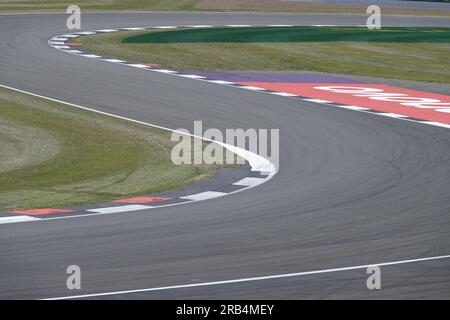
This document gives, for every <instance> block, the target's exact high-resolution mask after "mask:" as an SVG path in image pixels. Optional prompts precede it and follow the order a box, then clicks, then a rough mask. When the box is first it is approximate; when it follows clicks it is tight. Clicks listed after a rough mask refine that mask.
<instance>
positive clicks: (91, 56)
mask: <svg viewBox="0 0 450 320" xmlns="http://www.w3.org/2000/svg"><path fill="white" fill-rule="evenodd" d="M82 56H83V57H86V58H101V56H98V55H96V54H82Z"/></svg>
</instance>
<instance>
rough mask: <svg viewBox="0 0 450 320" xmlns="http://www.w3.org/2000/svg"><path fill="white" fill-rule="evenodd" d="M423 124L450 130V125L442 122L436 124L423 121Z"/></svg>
mask: <svg viewBox="0 0 450 320" xmlns="http://www.w3.org/2000/svg"><path fill="white" fill-rule="evenodd" d="M421 123H426V124H429V125H432V126H436V127H442V128H450V124H445V123H440V122H434V121H423V122H421Z"/></svg>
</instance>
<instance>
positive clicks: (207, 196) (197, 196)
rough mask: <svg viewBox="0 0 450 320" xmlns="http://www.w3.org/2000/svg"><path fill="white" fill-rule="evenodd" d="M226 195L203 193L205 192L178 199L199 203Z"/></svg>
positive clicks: (213, 192) (222, 193)
mask: <svg viewBox="0 0 450 320" xmlns="http://www.w3.org/2000/svg"><path fill="white" fill-rule="evenodd" d="M226 194H227V193H224V192H217V191H205V192H200V193H196V194H192V195H190V196H186V197H180V199H186V200H194V201H199V200H206V199H212V198H217V197H221V196H224V195H226Z"/></svg>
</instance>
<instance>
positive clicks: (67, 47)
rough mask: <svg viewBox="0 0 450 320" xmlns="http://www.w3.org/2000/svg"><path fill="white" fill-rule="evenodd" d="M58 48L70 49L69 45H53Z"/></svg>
mask: <svg viewBox="0 0 450 320" xmlns="http://www.w3.org/2000/svg"><path fill="white" fill-rule="evenodd" d="M53 47H54V48H56V49H70V47H69V46H53Z"/></svg>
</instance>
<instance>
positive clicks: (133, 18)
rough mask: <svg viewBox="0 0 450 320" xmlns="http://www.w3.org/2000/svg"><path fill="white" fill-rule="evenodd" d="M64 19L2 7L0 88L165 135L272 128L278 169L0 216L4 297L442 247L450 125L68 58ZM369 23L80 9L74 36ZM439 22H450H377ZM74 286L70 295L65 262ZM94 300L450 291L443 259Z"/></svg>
mask: <svg viewBox="0 0 450 320" xmlns="http://www.w3.org/2000/svg"><path fill="white" fill-rule="evenodd" d="M66 17H67V16H66V15H65V14H17V15H16V14H12V15H0V84H3V85H8V86H11V87H14V88H19V89H22V90H27V91H31V92H34V93H38V94H42V95H46V96H49V97H52V98H56V99H61V100H64V101H67V102H72V103H76V104H80V105H83V106H86V107H90V108H95V109H98V110H101V111H105V112H109V113H113V114H117V115H121V116H126V117H129V118H133V119H137V120H141V121H145V122H149V123H153V124H158V125H161V126H166V127H170V128H173V129H177V128H189V129H190V128H191V127H192V126H193V121H194V120H203V122H204V127H205V128H206V127H215V128H219V129H225V128H239V127H242V128H280V142H281V145H280V170H279V173H278V174H277V175H276V176H275V177H274V178H273V179H272V180H270V181H269V182H267V183H265V184H264V185H262V186H259V187H257V188H253V189H250V190H247V191H245V192H241V193H237V194H233V195H229V196H227V197H223V198H217V199H213V200H209V201H203V202H196V203H192V204H189V205H183V206H177V207H168V208H161V209H158V210H152V211H151V212H150V211H149V212H146V211H142V212H129V213H124V214H113V215H107V216H93V217H83V218H74V219H63V220H54V221H44V222H30V223H17V224H4V225H0V257H1V258H0V270H1V272H0V297H1V298H4V299H10V298H30V299H34V298H52V297H62V296H71V295H84V294H91V293H102V292H114V291H122V290H134V289H142V288H155V287H166V286H176V285H185V284H196V283H204V282H215V281H223V280H232V279H241V278H252V277H260V276H270V275H279V274H287V273H297V272H307V271H314V270H322V269H330V268H345V267H351V266H359V265H367V264H378V263H383V262H391V261H399V260H407V259H420V258H426V257H433V256H442V255H449V254H450V246H449V244H450V232H449V231H450V192H449V190H450V179H449V176H450V131H449V130H448V129H445V128H438V127H433V126H427V125H421V124H418V123H413V122H406V121H399V120H396V119H390V118H385V117H378V116H374V115H370V114H364V113H360V112H353V111H347V110H342V109H337V108H332V107H328V106H321V105H318V104H314V103H307V102H301V101H299V100H295V99H289V98H285V97H277V96H273V95H267V94H263V93H258V92H250V91H245V90H240V89H237V88H232V87H226V86H221V85H216V84H212V83H207V82H202V81H196V80H191V79H183V78H180V77H175V76H171V75H166V74H160V73H156V72H146V71H143V70H139V69H134V68H129V67H126V66H121V65H116V64H112V63H104V62H99V61H95V60H94V59H87V58H83V57H77V56H74V55H70V54H66V53H63V52H60V51H58V50H55V49H54V48H51V47H50V46H49V45H48V43H47V41H48V39H49V38H51V37H52V36H55V35H60V34H64V33H67V30H66V29H65V19H66ZM365 19H366V17H365V16H346V15H294V14H245V13H241V14H220V13H217V14H216V13H202V14H194V13H140V14H133V13H120V14H117V13H116V14H83V15H82V27H83V29H84V30H92V29H96V28H114V27H127V26H129V27H132V26H143V25H182V24H268V23H273V24H305V25H308V24H339V25H361V24H364V23H365ZM382 22H383V24H384V25H392V26H394V25H395V26H441V27H448V26H450V18H439V17H434V18H432V17H410V18H405V17H400V16H398V17H383V21H382ZM72 264H77V265H79V266H80V267H81V270H82V289H81V290H75V291H69V290H67V288H66V277H67V275H66V273H65V271H66V268H67V266H69V265H72ZM367 277H368V275H367V274H366V270H365V269H364V268H360V269H349V270H341V271H339V270H336V271H335V272H334V271H330V272H327V273H317V274H303V275H298V276H292V277H284V278H270V279H261V280H259V281H243V282H238V283H222V284H216V285H210V286H199V287H187V288H180V289H167V290H156V291H149V292H140V293H133V294H125V293H123V294H118V295H113V296H103V298H105V297H106V298H146V299H147V298H152V299H153V298H154V299H158V298H176V299H178V298H182V299H187V298H236V299H240V298H257V299H262V298H266V299H267V298H275V299H277V298H284V299H298V298H363V299H364V298H446V299H449V298H450V259H440V260H430V261H419V262H414V263H405V264H403V263H402V264H396V265H389V266H385V267H382V290H376V291H370V290H368V289H367V288H366V279H367Z"/></svg>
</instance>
